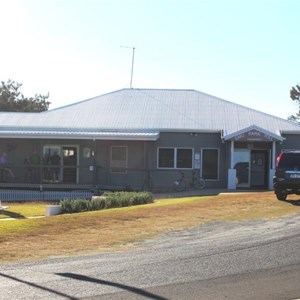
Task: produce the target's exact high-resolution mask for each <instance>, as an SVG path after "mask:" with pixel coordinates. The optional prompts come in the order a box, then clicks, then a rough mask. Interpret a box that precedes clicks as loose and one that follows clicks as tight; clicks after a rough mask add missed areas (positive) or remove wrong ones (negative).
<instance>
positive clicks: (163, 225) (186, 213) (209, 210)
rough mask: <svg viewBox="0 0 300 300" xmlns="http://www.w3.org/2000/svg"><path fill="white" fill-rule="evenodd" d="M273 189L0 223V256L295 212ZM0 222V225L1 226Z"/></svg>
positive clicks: (75, 251)
mask: <svg viewBox="0 0 300 300" xmlns="http://www.w3.org/2000/svg"><path fill="white" fill-rule="evenodd" d="M289 199H292V200H291V201H290V202H281V201H278V200H276V199H275V196H274V194H273V193H272V192H262V193H243V194H220V195H216V196H209V197H192V198H181V199H159V200H157V201H156V202H155V203H154V204H149V205H142V206H135V207H129V208H121V209H110V210H105V211H97V212H86V213H80V214H73V215H60V216H53V217H48V218H42V219H34V220H32V219H22V220H17V221H1V222H0V261H1V262H6V261H16V260H29V259H37V258H43V257H49V256H65V255H85V254H89V253H93V252H100V251H112V250H122V249H127V248H128V247H130V246H131V245H132V243H133V242H136V241H138V240H143V239H147V238H151V237H155V236H157V235H160V234H162V233H164V232H168V231H173V230H182V229H186V228H190V227H194V226H197V225H200V224H203V223H206V222H209V221H214V220H220V221H233V220H238V221H241V220H249V219H261V218H276V217H280V216H283V215H288V214H295V213H299V212H300V203H299V201H298V200H299V197H294V198H292V197H289ZM1 227H2V230H1Z"/></svg>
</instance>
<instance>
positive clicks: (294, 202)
mask: <svg viewBox="0 0 300 300" xmlns="http://www.w3.org/2000/svg"><path fill="white" fill-rule="evenodd" d="M282 202H286V203H290V204H292V205H294V206H300V200H283V201H282Z"/></svg>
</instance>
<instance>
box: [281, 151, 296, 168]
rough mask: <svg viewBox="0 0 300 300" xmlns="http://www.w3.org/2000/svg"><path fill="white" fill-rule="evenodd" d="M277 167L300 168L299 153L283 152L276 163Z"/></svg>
mask: <svg viewBox="0 0 300 300" xmlns="http://www.w3.org/2000/svg"><path fill="white" fill-rule="evenodd" d="M278 168H279V169H291V170H297V169H300V153H284V154H283V155H282V157H281V159H280V161H279V164H278Z"/></svg>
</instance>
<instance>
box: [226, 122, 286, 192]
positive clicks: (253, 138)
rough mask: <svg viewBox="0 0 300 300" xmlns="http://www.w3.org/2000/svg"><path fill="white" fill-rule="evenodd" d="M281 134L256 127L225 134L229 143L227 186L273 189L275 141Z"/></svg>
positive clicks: (278, 141) (281, 138) (279, 140)
mask: <svg viewBox="0 0 300 300" xmlns="http://www.w3.org/2000/svg"><path fill="white" fill-rule="evenodd" d="M283 140H284V138H283V137H281V136H279V135H276V134H273V133H271V132H268V131H266V130H264V129H262V128H259V127H257V126H251V127H249V128H245V129H244V130H241V131H238V132H235V133H232V134H230V135H227V136H226V137H224V141H228V142H230V160H229V161H230V163H229V169H228V189H243V188H250V189H251V188H253V189H269V190H272V189H273V176H274V174H275V163H276V161H275V160H276V143H282V141H283Z"/></svg>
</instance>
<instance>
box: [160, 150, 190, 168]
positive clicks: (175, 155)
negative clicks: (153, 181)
mask: <svg viewBox="0 0 300 300" xmlns="http://www.w3.org/2000/svg"><path fill="white" fill-rule="evenodd" d="M159 149H173V150H174V164H173V167H160V166H159ZM178 149H187V150H192V167H191V168H177V166H176V165H177V150H178ZM157 169H160V170H193V169H194V148H193V147H158V148H157Z"/></svg>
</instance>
